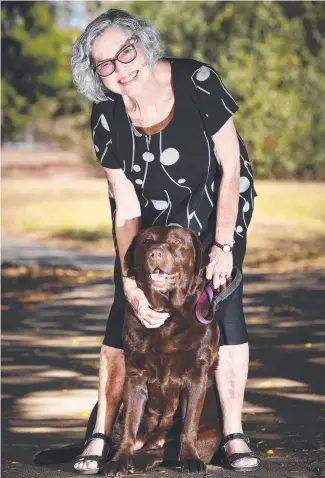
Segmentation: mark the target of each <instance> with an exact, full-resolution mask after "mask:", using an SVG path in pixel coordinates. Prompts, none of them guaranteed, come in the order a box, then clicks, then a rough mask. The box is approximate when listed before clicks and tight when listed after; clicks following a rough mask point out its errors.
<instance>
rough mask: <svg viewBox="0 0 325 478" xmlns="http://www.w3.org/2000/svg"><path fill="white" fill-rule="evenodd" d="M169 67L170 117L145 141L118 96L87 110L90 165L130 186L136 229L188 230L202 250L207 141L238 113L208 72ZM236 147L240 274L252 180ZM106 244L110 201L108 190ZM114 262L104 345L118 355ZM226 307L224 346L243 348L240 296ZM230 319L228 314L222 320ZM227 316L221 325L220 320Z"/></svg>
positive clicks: (209, 237)
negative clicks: (137, 211) (93, 161)
mask: <svg viewBox="0 0 325 478" xmlns="http://www.w3.org/2000/svg"><path fill="white" fill-rule="evenodd" d="M166 60H168V61H169V62H170V63H171V75H172V85H173V89H174V95H175V109H174V115H173V117H172V119H171V121H170V122H169V123H168V124H167V126H166V127H165V128H164V129H163V130H162V131H161V132H159V133H156V134H153V135H145V134H141V133H140V132H139V131H137V130H136V128H135V127H134V126H133V124H132V122H131V120H130V118H129V116H128V114H127V112H126V110H125V106H124V102H123V99H122V97H121V96H120V95H117V94H113V93H109V94H108V95H107V101H103V102H100V103H98V104H94V106H93V110H92V116H91V129H92V135H93V141H94V147H95V151H96V158H97V161H98V162H99V163H100V164H101V165H102V166H104V167H105V168H109V169H122V170H123V171H124V173H125V175H126V176H127V178H128V179H129V180H130V181H131V182H132V183H133V185H134V187H135V191H136V193H137V196H138V199H139V203H140V206H141V227H142V228H145V227H150V226H180V227H189V228H191V229H192V230H194V231H195V232H196V233H197V234H198V236H199V237H200V239H201V241H202V243H203V245H204V247H205V249H206V250H208V249H209V248H210V247H211V244H212V242H213V238H214V234H215V228H216V207H217V198H218V188H219V184H220V181H221V174H222V173H221V170H220V168H219V166H218V162H217V159H216V157H215V154H214V149H213V148H214V145H213V140H212V136H213V135H214V134H215V133H216V132H217V131H219V130H220V128H221V127H222V126H223V125H224V124H225V123H226V122H227V121H228V120H229V118H231V117H232V115H233V114H234V113H235V112H236V111H237V110H238V105H237V104H236V102H235V100H234V99H233V97H232V96H231V94H230V93H229V91H228V90H227V89H226V87H225V85H224V84H223V82H222V81H221V79H220V77H219V75H218V73H217V72H216V71H215V70H214V68H212V67H211V66H210V65H207V64H204V63H202V62H199V61H196V60H190V59H174V58H171V59H170V58H166ZM237 136H238V141H239V146H240V163H241V169H240V195H239V208H238V217H237V221H236V226H235V231H234V233H235V246H234V251H233V254H234V265H237V267H239V268H240V269H242V263H243V260H244V255H245V249H246V231H247V228H248V225H249V223H250V220H251V217H252V212H253V208H254V197H255V196H256V193H255V189H254V184H253V173H252V168H251V165H250V162H249V158H248V154H247V150H246V147H245V145H244V142H243V140H242V138H241V137H240V135H239V134H238V133H237ZM110 205H111V211H112V222H113V237H114V241H115V247H116V255H117V257H118V253H117V243H116V238H115V221H114V219H115V200H114V197H113V194H112V192H111V191H110ZM118 262H119V261H118V260H117V261H116V267H115V274H114V277H115V288H116V291H115V299H114V303H113V305H112V307H111V311H110V315H109V320H108V324H107V329H106V333H105V338H104V342H103V343H104V344H105V345H109V346H112V347H117V348H122V347H123V344H122V337H121V335H122V327H123V313H124V312H123V311H124V301H125V298H124V293H123V287H122V280H121V277H120V266H119V263H118ZM237 295H238V297H237V300H236V301H232V303H233V304H235V303H236V304H237V305H236V306H235V305H234V307H230V308H229V309H230V312H229V314H228V312H227V317H226V318H225V322H228V323H229V324H232V326H231V330H232V331H231V332H230V333H227V331H225V333H224V334H223V343H224V344H234V342H236V343H244V342H246V341H247V332H246V326H245V320H244V314H243V307H242V294H241V293H238V294H237ZM230 314H231V315H230ZM228 315H229V320H228Z"/></svg>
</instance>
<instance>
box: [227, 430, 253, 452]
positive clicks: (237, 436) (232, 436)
mask: <svg viewBox="0 0 325 478" xmlns="http://www.w3.org/2000/svg"><path fill="white" fill-rule="evenodd" d="M237 439H240V440H244V441H245V442H246V443H247V445H249V438H248V437H246V436H245V435H244V433H230V435H227V436H225V437H223V439H222V440H221V443H220V450H223V449H224V447H225V446H226V445H227V443H229V442H230V441H231V440H237Z"/></svg>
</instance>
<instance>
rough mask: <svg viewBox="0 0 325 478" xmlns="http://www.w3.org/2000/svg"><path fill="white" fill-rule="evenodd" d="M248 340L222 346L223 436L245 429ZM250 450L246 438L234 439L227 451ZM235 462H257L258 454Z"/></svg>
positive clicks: (217, 374) (219, 378)
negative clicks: (256, 456) (242, 342)
mask: <svg viewBox="0 0 325 478" xmlns="http://www.w3.org/2000/svg"><path fill="white" fill-rule="evenodd" d="M248 362H249V348H248V343H245V344H240V345H223V346H222V347H220V349H219V362H218V367H217V370H216V372H215V377H216V382H217V388H218V392H219V397H220V404H221V410H222V416H223V436H226V435H229V434H230V433H242V432H243V428H242V422H241V414H242V408H243V402H244V392H245V386H246V380H247V373H248ZM248 451H250V449H249V447H248V446H247V444H246V443H245V442H244V441H243V440H232V441H231V442H229V443H228V444H227V445H226V452H227V454H231V453H243V452H248ZM234 465H235V466H255V465H257V460H256V459H255V458H242V459H240V460H237V461H236V462H235V463H234Z"/></svg>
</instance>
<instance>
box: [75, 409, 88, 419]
mask: <svg viewBox="0 0 325 478" xmlns="http://www.w3.org/2000/svg"><path fill="white" fill-rule="evenodd" d="M76 414H77V415H80V416H81V417H86V418H88V417H89V412H88V411H86V410H81V411H80V412H76Z"/></svg>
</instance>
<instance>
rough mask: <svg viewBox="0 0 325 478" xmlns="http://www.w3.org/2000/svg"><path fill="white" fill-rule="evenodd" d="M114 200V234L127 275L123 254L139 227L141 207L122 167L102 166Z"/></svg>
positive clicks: (124, 273)
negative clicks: (110, 167)
mask: <svg viewBox="0 0 325 478" xmlns="http://www.w3.org/2000/svg"><path fill="white" fill-rule="evenodd" d="M104 170H105V174H106V177H107V180H108V182H109V184H110V186H111V187H112V190H113V194H114V198H115V201H116V213H115V234H116V240H117V246H118V251H119V256H120V261H121V268H122V275H123V276H126V275H127V272H128V271H127V267H126V264H125V254H126V252H127V250H128V248H129V247H130V245H131V243H132V241H133V239H134V237H135V236H136V234H137V232H138V231H139V230H140V227H141V208H140V204H139V200H138V197H137V195H136V192H135V190H134V186H133V184H132V183H131V181H129V180H128V179H127V177H126V176H125V174H124V172H123V171H122V169H108V168H104Z"/></svg>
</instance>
